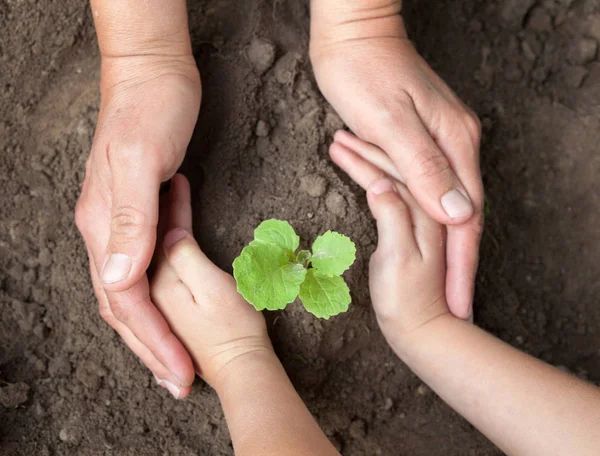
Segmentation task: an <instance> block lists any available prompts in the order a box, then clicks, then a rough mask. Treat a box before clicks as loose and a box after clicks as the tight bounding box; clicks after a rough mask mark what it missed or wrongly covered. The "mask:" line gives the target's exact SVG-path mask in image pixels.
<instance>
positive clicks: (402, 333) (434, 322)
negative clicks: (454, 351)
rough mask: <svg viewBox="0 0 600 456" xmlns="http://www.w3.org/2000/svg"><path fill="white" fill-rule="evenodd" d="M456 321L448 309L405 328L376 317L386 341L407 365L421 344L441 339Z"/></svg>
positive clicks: (409, 364) (391, 321)
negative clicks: (415, 325) (414, 325)
mask: <svg viewBox="0 0 600 456" xmlns="http://www.w3.org/2000/svg"><path fill="white" fill-rule="evenodd" d="M456 321H460V320H459V319H458V318H456V317H455V316H454V315H452V314H451V313H450V312H449V311H445V312H442V313H439V314H436V315H433V316H431V317H430V318H429V319H428V320H427V321H426V322H425V323H422V324H420V325H419V326H417V327H412V328H407V327H405V326H403V325H401V324H398V323H397V322H395V321H394V320H382V319H380V318H377V322H378V324H379V327H380V328H381V332H382V333H383V335H384V337H385V339H386V341H387V343H388V344H389V346H390V347H391V348H392V350H393V351H394V353H396V355H398V357H399V358H400V359H401V360H402V361H403V362H404V363H405V364H407V365H408V366H409V367H410V366H411V359H412V358H413V357H414V355H415V353H417V352H418V351H419V349H420V347H421V346H423V345H427V344H430V343H432V342H435V340H434V339H438V340H440V341H442V340H443V339H444V337H445V333H446V331H447V330H448V329H449V328H450V326H451V325H453V324H455V322H456ZM465 325H467V323H465Z"/></svg>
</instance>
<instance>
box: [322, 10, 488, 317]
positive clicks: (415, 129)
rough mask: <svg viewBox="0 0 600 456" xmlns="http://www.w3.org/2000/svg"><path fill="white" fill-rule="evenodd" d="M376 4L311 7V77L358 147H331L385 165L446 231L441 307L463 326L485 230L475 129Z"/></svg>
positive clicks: (348, 143) (393, 18) (394, 19)
mask: <svg viewBox="0 0 600 456" xmlns="http://www.w3.org/2000/svg"><path fill="white" fill-rule="evenodd" d="M376 3H377V1H375V2H374V1H369V2H366V1H362V4H365V5H366V4H369V5H370V6H369V7H367V6H365V5H362V6H361V0H352V1H349V2H347V3H343V2H338V1H337V0H313V2H312V7H313V11H312V15H313V19H312V20H313V24H312V32H311V33H312V36H311V60H312V63H313V67H314V70H315V75H316V78H317V82H318V83H319V87H320V88H321V90H322V92H323V94H324V95H325V97H326V98H327V100H328V101H329V102H330V103H331V104H332V105H333V107H334V108H335V109H336V111H337V112H338V113H339V114H340V116H341V117H342V119H343V120H344V122H346V124H347V125H348V126H349V127H350V128H351V129H352V131H353V132H354V133H355V134H356V135H357V136H358V137H359V138H360V139H362V140H364V141H360V140H359V139H358V138H355V137H354V136H352V135H350V134H348V133H346V132H341V133H338V134H337V135H336V137H335V142H336V144H337V145H336V147H337V146H338V145H339V146H343V147H347V148H348V149H350V150H353V151H355V152H357V153H359V154H360V155H362V156H363V157H364V158H366V159H368V160H369V159H370V160H371V161H372V162H373V163H374V164H376V165H378V166H379V167H382V168H384V169H385V166H382V164H384V165H385V163H387V164H389V165H390V166H388V168H390V167H391V170H390V169H387V170H386V171H387V172H388V173H389V174H391V175H392V176H393V177H396V178H398V179H399V180H401V181H402V182H405V183H406V185H407V186H408V188H409V190H410V192H411V193H412V194H413V195H414V197H415V199H416V200H417V202H418V203H419V205H420V206H421V207H422V208H423V209H424V210H425V211H426V212H427V214H429V216H430V217H432V218H433V219H435V220H436V221H437V222H439V223H442V224H444V225H447V236H448V242H447V252H446V262H447V275H446V294H447V299H448V304H449V306H450V309H451V311H452V313H454V314H455V315H456V316H458V317H461V318H465V319H466V318H469V317H470V316H471V313H472V299H473V289H474V278H475V274H476V270H477V262H478V251H479V242H480V238H481V232H482V227H483V212H482V208H483V186H482V182H481V173H480V169H479V142H480V124H479V121H478V119H477V117H476V116H475V114H474V113H473V112H472V111H471V110H470V109H469V108H467V107H466V106H465V105H464V104H463V103H462V102H461V101H460V99H459V98H458V97H457V96H456V95H455V94H454V93H453V92H452V90H451V89H450V88H449V87H448V86H447V85H446V84H445V83H444V82H443V81H442V80H441V79H440V77H439V76H437V75H436V74H435V72H434V71H433V70H432V69H431V68H430V67H429V66H428V65H427V63H426V62H425V61H424V60H423V59H422V58H421V57H420V56H419V55H418V53H417V52H416V50H415V49H414V47H413V45H412V44H411V42H410V41H409V40H408V39H407V36H406V32H405V29H404V25H403V22H402V18H401V16H400V14H399V12H400V5H401V2H390V1H388V0H386V1H382V2H380V3H381V6H379V7H376V5H374V4H376ZM365 141H366V142H365ZM373 157H375V159H373Z"/></svg>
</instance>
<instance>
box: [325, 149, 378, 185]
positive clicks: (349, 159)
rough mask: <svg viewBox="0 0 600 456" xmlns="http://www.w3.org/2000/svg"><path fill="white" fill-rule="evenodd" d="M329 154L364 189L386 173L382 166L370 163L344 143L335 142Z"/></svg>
mask: <svg viewBox="0 0 600 456" xmlns="http://www.w3.org/2000/svg"><path fill="white" fill-rule="evenodd" d="M329 155H330V157H331V159H332V160H333V162H334V163H335V164H336V165H338V166H339V167H340V168H341V169H342V170H343V171H345V172H346V174H348V176H350V178H351V179H352V180H353V181H354V182H356V183H357V184H358V185H360V186H361V187H362V188H363V189H364V190H367V189H368V188H369V185H371V184H372V183H373V182H375V180H377V179H379V178H381V177H383V176H384V175H385V173H384V172H383V171H382V170H381V169H380V168H377V167H376V166H375V165H373V164H371V163H369V162H368V161H367V160H365V159H364V158H362V157H361V156H360V155H358V154H357V153H355V152H354V151H353V150H351V149H349V148H348V147H346V146H345V145H343V144H340V143H337V142H334V143H333V144H332V145H331V146H330V147H329Z"/></svg>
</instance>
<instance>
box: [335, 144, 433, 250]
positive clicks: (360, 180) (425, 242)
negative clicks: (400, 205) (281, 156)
mask: <svg viewBox="0 0 600 456" xmlns="http://www.w3.org/2000/svg"><path fill="white" fill-rule="evenodd" d="M344 133H345V134H344V135H343V139H344V144H341V143H339V142H335V143H333V144H332V145H331V147H330V149H329V154H330V156H331V159H332V160H333V161H334V163H336V164H337V165H338V166H339V167H340V168H341V169H343V170H344V171H345V172H346V173H347V174H348V175H349V176H350V177H351V178H352V180H354V181H355V182H356V183H357V184H358V185H360V186H361V187H362V188H364V189H365V190H367V189H368V188H369V186H370V185H371V184H373V183H374V182H375V181H377V180H378V179H380V178H382V177H383V176H385V173H384V172H383V170H382V169H380V168H378V167H377V166H375V165H374V164H373V161H374V160H375V159H374V158H373V156H372V154H373V153H374V151H375V149H377V148H376V147H375V146H372V145H370V144H368V143H366V142H364V141H362V140H361V139H358V138H356V137H355V136H354V135H351V134H350V133H346V132H344ZM341 138H342V135H341V132H338V133H337V134H336V141H337V140H338V139H341ZM346 144H348V145H352V146H353V147H358V148H360V149H361V153H360V155H359V153H357V152H355V151H354V150H353V149H349V147H348V146H347V145H346ZM394 169H395V168H394ZM395 188H396V190H397V191H398V193H399V194H400V196H401V198H402V200H404V203H405V204H406V205H407V206H408V208H409V210H410V215H411V217H412V223H413V225H414V233H415V234H414V236H415V238H416V242H417V244H418V246H419V249H420V250H422V253H423V254H424V255H425V256H427V257H429V256H430V255H431V254H433V253H437V252H438V250H439V249H440V245H441V244H442V239H443V237H442V234H443V229H442V226H441V225H439V224H438V223H437V222H436V221H435V220H433V219H432V218H431V217H429V215H427V213H426V212H425V211H424V210H423V209H422V208H421V207H420V206H419V203H417V201H416V200H415V198H414V197H413V196H412V194H411V193H410V191H409V190H408V188H406V186H405V185H403V184H401V183H399V182H398V183H396V184H395Z"/></svg>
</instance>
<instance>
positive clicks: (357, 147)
mask: <svg viewBox="0 0 600 456" xmlns="http://www.w3.org/2000/svg"><path fill="white" fill-rule="evenodd" d="M333 139H334V141H335V143H334V144H336V143H337V144H338V145H341V146H344V147H346V148H347V149H350V150H351V151H353V152H355V153H356V154H358V155H360V156H361V157H362V158H364V159H365V160H367V161H368V162H369V163H371V164H372V165H374V166H375V167H376V168H378V169H381V170H382V171H384V172H385V173H386V174H388V175H390V176H391V177H393V178H394V179H396V180H397V181H399V182H402V183H403V184H405V183H406V181H405V180H404V178H403V177H402V175H401V174H400V172H399V171H398V168H396V165H395V164H394V162H393V161H392V159H391V158H390V157H389V155H388V154H386V153H385V152H384V151H383V150H381V149H380V148H379V147H377V146H375V145H373V144H371V143H368V142H366V141H363V140H362V139H360V138H358V137H357V136H354V135H353V134H352V133H349V132H347V131H345V130H339V131H337V132H336V134H335V136H334V138H333Z"/></svg>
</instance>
